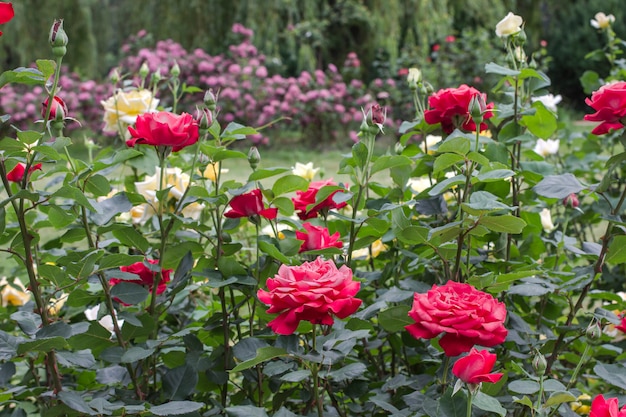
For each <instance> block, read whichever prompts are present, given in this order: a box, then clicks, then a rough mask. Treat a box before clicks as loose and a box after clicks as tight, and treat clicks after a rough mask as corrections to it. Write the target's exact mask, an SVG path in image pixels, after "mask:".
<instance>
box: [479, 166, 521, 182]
mask: <svg viewBox="0 0 626 417" xmlns="http://www.w3.org/2000/svg"><path fill="white" fill-rule="evenodd" d="M514 175H515V172H514V171H511V170H510V169H492V170H490V171H485V172H481V173H480V174H478V179H479V180H480V181H482V182H494V181H500V180H504V179H506V178H510V177H512V176H514Z"/></svg>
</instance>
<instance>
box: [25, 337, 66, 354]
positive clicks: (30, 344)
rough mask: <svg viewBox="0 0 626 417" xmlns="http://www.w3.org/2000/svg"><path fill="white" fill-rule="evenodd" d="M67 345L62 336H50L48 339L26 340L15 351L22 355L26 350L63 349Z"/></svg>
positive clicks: (49, 350)
mask: <svg viewBox="0 0 626 417" xmlns="http://www.w3.org/2000/svg"><path fill="white" fill-rule="evenodd" d="M66 345H67V341H66V340H65V338H63V337H52V338H49V339H38V340H33V341H26V342H22V343H20V344H19V346H18V347H17V353H18V354H20V355H23V354H24V353H26V352H32V351H38V352H51V351H53V350H60V349H64V348H65V347H66Z"/></svg>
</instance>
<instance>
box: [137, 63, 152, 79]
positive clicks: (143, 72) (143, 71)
mask: <svg viewBox="0 0 626 417" xmlns="http://www.w3.org/2000/svg"><path fill="white" fill-rule="evenodd" d="M148 74H150V67H149V66H148V64H146V63H145V62H144V63H143V64H141V67H139V76H140V77H141V79H142V80H145V79H146V77H147V76H148Z"/></svg>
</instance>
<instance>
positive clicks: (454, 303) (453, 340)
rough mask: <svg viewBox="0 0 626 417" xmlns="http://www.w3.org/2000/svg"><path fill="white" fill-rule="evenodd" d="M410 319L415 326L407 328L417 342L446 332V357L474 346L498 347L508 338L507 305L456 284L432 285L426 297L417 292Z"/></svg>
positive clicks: (441, 341)
mask: <svg viewBox="0 0 626 417" xmlns="http://www.w3.org/2000/svg"><path fill="white" fill-rule="evenodd" d="M409 316H410V317H411V318H412V319H413V320H415V324H410V325H408V326H406V327H405V328H406V329H407V331H408V332H409V333H410V334H411V336H413V337H415V338H416V339H417V338H424V339H432V338H433V337H436V336H437V335H439V334H440V333H445V334H444V336H443V337H442V338H441V340H439V345H440V346H441V347H442V349H443V351H444V352H445V354H446V355H447V356H457V355H460V354H461V353H463V352H469V350H470V349H471V348H472V347H473V346H474V345H481V346H495V345H498V344H500V343H502V342H504V339H506V335H507V330H506V329H505V328H504V320H505V319H506V307H505V305H504V304H503V303H501V302H499V301H498V300H496V299H495V298H493V297H492V296H491V295H490V294H487V293H484V292H482V291H478V290H477V289H476V288H474V287H472V286H471V285H469V284H461V283H458V282H454V281H448V282H447V283H446V284H445V285H442V286H440V287H438V286H437V285H433V288H432V289H430V290H429V291H428V292H427V293H426V294H419V293H415V295H414V297H413V308H412V309H411V311H409Z"/></svg>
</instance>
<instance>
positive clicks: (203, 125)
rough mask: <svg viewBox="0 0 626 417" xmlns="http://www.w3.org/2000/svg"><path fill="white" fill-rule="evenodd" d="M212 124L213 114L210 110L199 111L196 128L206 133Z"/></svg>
mask: <svg viewBox="0 0 626 417" xmlns="http://www.w3.org/2000/svg"><path fill="white" fill-rule="evenodd" d="M212 124H213V114H212V113H211V110H209V109H207V108H204V109H202V110H200V119H199V120H198V127H199V128H200V130H201V131H203V132H206V131H207V130H209V128H210V127H211V125H212Z"/></svg>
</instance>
